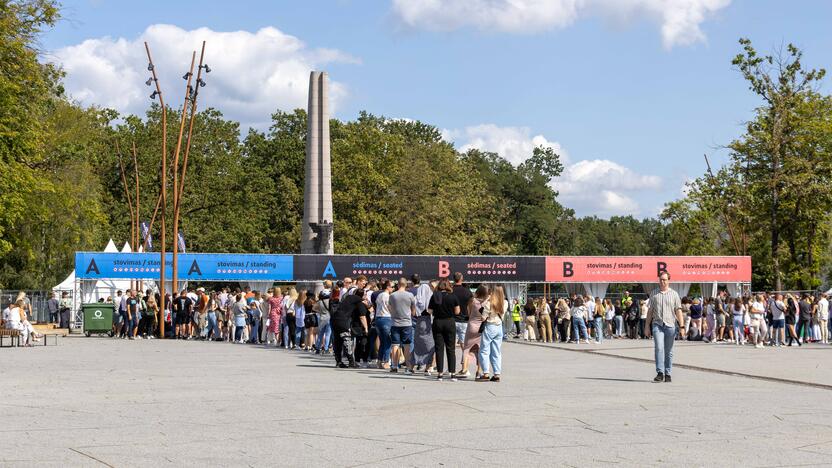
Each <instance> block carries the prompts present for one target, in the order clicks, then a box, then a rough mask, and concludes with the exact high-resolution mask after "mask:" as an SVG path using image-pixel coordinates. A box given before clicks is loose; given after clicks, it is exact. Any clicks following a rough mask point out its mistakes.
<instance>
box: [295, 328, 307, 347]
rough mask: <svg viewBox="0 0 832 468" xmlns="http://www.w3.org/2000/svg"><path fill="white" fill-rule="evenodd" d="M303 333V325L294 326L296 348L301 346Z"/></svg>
mask: <svg viewBox="0 0 832 468" xmlns="http://www.w3.org/2000/svg"><path fill="white" fill-rule="evenodd" d="M304 335H305V329H304V328H303V325H301V326H299V327H298V326H295V345H296V346H297V347H298V348H300V347H301V346H303V337H304Z"/></svg>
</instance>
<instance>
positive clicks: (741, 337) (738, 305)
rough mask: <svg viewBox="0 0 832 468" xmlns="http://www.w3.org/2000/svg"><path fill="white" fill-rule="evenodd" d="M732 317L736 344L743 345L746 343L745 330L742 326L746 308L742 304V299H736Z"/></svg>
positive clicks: (732, 307) (732, 308)
mask: <svg viewBox="0 0 832 468" xmlns="http://www.w3.org/2000/svg"><path fill="white" fill-rule="evenodd" d="M731 316H732V317H733V325H734V327H733V330H734V344H736V345H741V344H743V342H745V330H744V329H743V324H742V320H743V317H744V316H745V306H744V305H743V303H742V298H740V297H737V298H734V304H733V305H732V306H731Z"/></svg>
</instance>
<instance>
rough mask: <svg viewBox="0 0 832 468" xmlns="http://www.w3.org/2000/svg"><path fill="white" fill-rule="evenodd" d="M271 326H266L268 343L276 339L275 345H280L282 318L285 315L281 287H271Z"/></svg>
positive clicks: (269, 293)
mask: <svg viewBox="0 0 832 468" xmlns="http://www.w3.org/2000/svg"><path fill="white" fill-rule="evenodd" d="M268 304H269V326H268V327H266V332H267V335H266V344H270V343H271V342H272V340H274V344H275V346H279V345H280V339H279V335H280V318H281V316H282V315H283V291H281V290H280V288H274V289H269V291H268Z"/></svg>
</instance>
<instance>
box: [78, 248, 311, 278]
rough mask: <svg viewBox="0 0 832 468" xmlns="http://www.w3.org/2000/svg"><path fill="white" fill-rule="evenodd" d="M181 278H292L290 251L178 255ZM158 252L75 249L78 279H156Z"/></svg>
mask: <svg viewBox="0 0 832 468" xmlns="http://www.w3.org/2000/svg"><path fill="white" fill-rule="evenodd" d="M176 258H177V263H178V265H177V270H178V272H177V273H178V274H177V278H178V279H179V280H180V281H269V280H271V281H292V280H293V276H294V260H293V257H292V255H272V254H211V253H192V254H179V255H177V257H176ZM159 260H160V259H159V253H154V252H147V253H116V252H113V253H105V252H75V277H76V278H78V279H156V280H158V279H159V273H160V271H159V268H160V266H159V264H160V262H159ZM172 264H173V260H172V254H167V257H166V260H165V278H167V279H170V277H171V275H172V271H173V268H172Z"/></svg>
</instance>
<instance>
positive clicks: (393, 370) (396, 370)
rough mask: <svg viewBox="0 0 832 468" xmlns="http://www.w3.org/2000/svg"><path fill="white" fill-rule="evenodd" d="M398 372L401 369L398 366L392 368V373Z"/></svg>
mask: <svg viewBox="0 0 832 468" xmlns="http://www.w3.org/2000/svg"><path fill="white" fill-rule="evenodd" d="M398 372H399V369H398V368H396V367H394V368H392V369H390V373H391V374H396V373H398Z"/></svg>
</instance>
